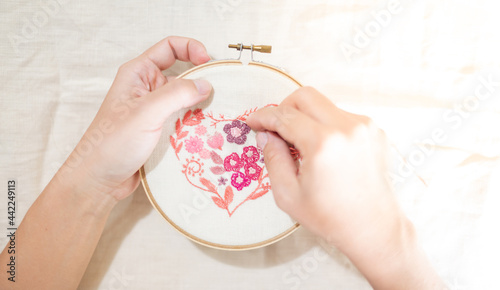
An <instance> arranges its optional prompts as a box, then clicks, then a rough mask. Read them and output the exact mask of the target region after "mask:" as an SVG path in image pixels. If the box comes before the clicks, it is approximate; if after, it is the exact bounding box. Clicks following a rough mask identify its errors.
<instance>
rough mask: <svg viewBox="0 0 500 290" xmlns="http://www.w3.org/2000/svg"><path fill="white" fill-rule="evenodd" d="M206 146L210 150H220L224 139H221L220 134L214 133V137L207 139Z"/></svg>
mask: <svg viewBox="0 0 500 290" xmlns="http://www.w3.org/2000/svg"><path fill="white" fill-rule="evenodd" d="M207 144H208V146H210V147H211V148H214V149H219V150H222V145H224V137H222V134H221V133H219V132H216V133H215V134H214V135H212V136H211V137H209V138H208V140H207Z"/></svg>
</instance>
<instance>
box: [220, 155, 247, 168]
mask: <svg viewBox="0 0 500 290" xmlns="http://www.w3.org/2000/svg"><path fill="white" fill-rule="evenodd" d="M244 165H245V164H244V163H243V160H242V159H241V158H240V156H238V154H237V153H235V152H233V153H231V155H229V156H227V157H226V158H225V159H224V169H225V170H226V171H234V172H238V171H239V170H240V169H241V168H242V167H243V166H244Z"/></svg>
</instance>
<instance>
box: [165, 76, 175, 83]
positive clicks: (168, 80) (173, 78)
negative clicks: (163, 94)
mask: <svg viewBox="0 0 500 290" xmlns="http://www.w3.org/2000/svg"><path fill="white" fill-rule="evenodd" d="M175 79H177V77H176V76H168V77H167V83H168V82H171V81H173V80H175Z"/></svg>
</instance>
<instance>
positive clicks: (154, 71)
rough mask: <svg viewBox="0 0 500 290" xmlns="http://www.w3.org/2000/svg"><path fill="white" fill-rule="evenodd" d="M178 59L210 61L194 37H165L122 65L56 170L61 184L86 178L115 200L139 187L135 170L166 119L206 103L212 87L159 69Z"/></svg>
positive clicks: (154, 143)
mask: <svg viewBox="0 0 500 290" xmlns="http://www.w3.org/2000/svg"><path fill="white" fill-rule="evenodd" d="M176 59H179V60H182V61H190V62H192V63H193V64H195V65H199V64H202V63H205V62H207V61H208V60H209V59H210V57H209V56H208V54H207V52H206V49H205V47H204V46H203V44H201V43H200V42H198V41H196V40H194V39H189V38H183V37H167V38H165V39H164V40H162V41H160V42H158V43H157V44H156V45H154V46H153V47H151V48H150V49H148V50H147V51H145V52H144V53H143V54H141V55H140V56H138V57H137V58H135V59H133V60H131V61H129V62H127V63H125V64H124V65H122V66H121V67H120V69H119V70H118V74H117V76H116V78H115V81H114V82H113V84H112V86H111V88H110V90H109V92H108V94H107V96H106V98H105V99H104V102H103V103H102V105H101V108H100V109H99V112H98V113H97V115H96V117H95V119H94V120H93V122H92V124H91V125H90V127H89V128H88V130H87V131H86V133H85V134H84V136H83V137H82V139H81V140H80V142H79V143H78V145H77V146H76V148H75V150H74V151H73V152H72V153H71V155H70V156H69V157H68V159H67V160H66V162H65V164H64V166H63V167H62V168H61V169H60V170H59V172H58V174H57V177H58V178H59V179H60V180H61V177H64V178H62V179H67V178H66V177H67V176H73V175H74V174H75V173H76V172H77V173H78V174H79V175H81V174H84V175H85V178H83V179H85V180H86V181H87V182H88V181H89V180H90V186H91V187H94V188H97V189H98V191H100V192H105V193H106V194H110V195H111V196H112V197H114V198H115V199H117V200H121V199H123V198H125V197H126V196H128V195H129V194H130V193H131V192H133V191H134V190H135V188H137V186H138V184H139V182H140V177H139V172H138V170H139V168H140V167H141V166H142V165H143V164H144V163H145V161H146V160H147V158H148V157H149V155H150V154H151V152H152V151H153V149H154V148H155V146H156V144H157V142H158V139H159V138H160V135H161V129H162V126H163V123H164V122H165V120H166V119H167V118H168V117H169V115H170V114H172V113H173V112H175V111H177V110H179V109H181V108H185V107H189V106H192V105H194V104H196V103H198V102H200V101H202V100H204V99H206V98H207V97H208V95H209V94H210V91H211V89H212V88H211V85H210V84H209V83H208V82H207V81H204V80H195V81H192V80H184V79H175V78H166V77H165V76H164V75H163V74H162V70H165V69H168V68H169V67H170V66H172V65H173V64H174V62H175V60H176ZM68 173H69V175H68ZM87 185H88V184H87Z"/></svg>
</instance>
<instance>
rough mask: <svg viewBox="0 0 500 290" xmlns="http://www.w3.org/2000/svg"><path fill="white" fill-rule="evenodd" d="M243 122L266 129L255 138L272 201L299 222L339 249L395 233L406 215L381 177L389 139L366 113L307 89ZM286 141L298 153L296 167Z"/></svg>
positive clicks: (380, 238) (383, 240) (388, 238)
mask: <svg viewBox="0 0 500 290" xmlns="http://www.w3.org/2000/svg"><path fill="white" fill-rule="evenodd" d="M247 122H248V125H249V126H250V127H252V129H254V130H257V131H267V132H259V133H258V135H257V143H258V144H259V145H260V147H263V150H264V159H265V163H266V166H267V169H268V171H269V178H270V180H271V184H272V187H273V194H274V197H275V199H276V203H277V205H278V206H279V207H280V208H281V209H282V210H284V211H285V212H287V213H288V214H290V215H291V216H292V217H293V218H294V219H295V220H297V221H298V222H299V223H300V224H302V225H303V226H305V227H306V228H308V229H309V230H311V231H312V232H314V233H315V234H317V235H319V236H320V237H322V238H324V239H326V240H327V241H329V242H331V243H333V244H334V245H335V246H337V247H340V248H341V250H343V251H345V250H349V249H348V248H351V247H357V246H358V245H360V244H363V243H364V241H366V240H369V241H370V242H372V243H373V242H377V241H378V242H380V243H381V244H384V243H386V242H387V241H389V240H391V239H392V238H393V236H394V235H397V234H398V231H399V229H400V227H401V223H402V222H403V223H405V222H406V218H404V215H403V214H402V213H401V210H400V208H399V206H398V203H397V201H396V198H395V196H394V194H393V192H392V190H391V186H390V184H389V182H388V180H387V179H386V176H385V173H386V171H387V163H386V155H387V154H386V151H387V142H386V138H385V136H384V133H383V132H382V131H381V130H380V129H378V128H377V127H376V126H375V125H374V124H373V122H372V121H371V120H370V119H369V118H368V117H365V116H360V115H355V114H351V113H348V112H346V111H343V110H341V109H339V108H338V107H336V106H335V105H334V104H333V103H332V102H330V101H329V100H328V99H327V98H326V97H325V96H323V95H322V94H320V93H319V92H318V91H316V90H315V89H313V88H310V87H304V88H301V89H298V90H297V91H295V92H294V93H292V94H291V95H290V96H289V97H287V98H286V99H285V100H284V101H283V102H282V103H281V104H280V105H279V106H277V107H267V108H264V109H262V110H260V111H258V112H256V113H255V114H253V115H252V116H251V117H249V118H248V120H247ZM272 132H275V133H272ZM276 133H277V134H276ZM278 134H279V136H278ZM280 137H281V138H280ZM287 142H288V143H291V144H293V145H294V146H295V147H296V148H297V149H298V150H299V151H300V153H301V156H302V165H301V166H300V169H299V170H298V171H297V168H296V166H295V164H294V161H293V159H292V158H291V156H290V152H289V149H288V147H289V146H288V144H287ZM381 233H382V234H381Z"/></svg>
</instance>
